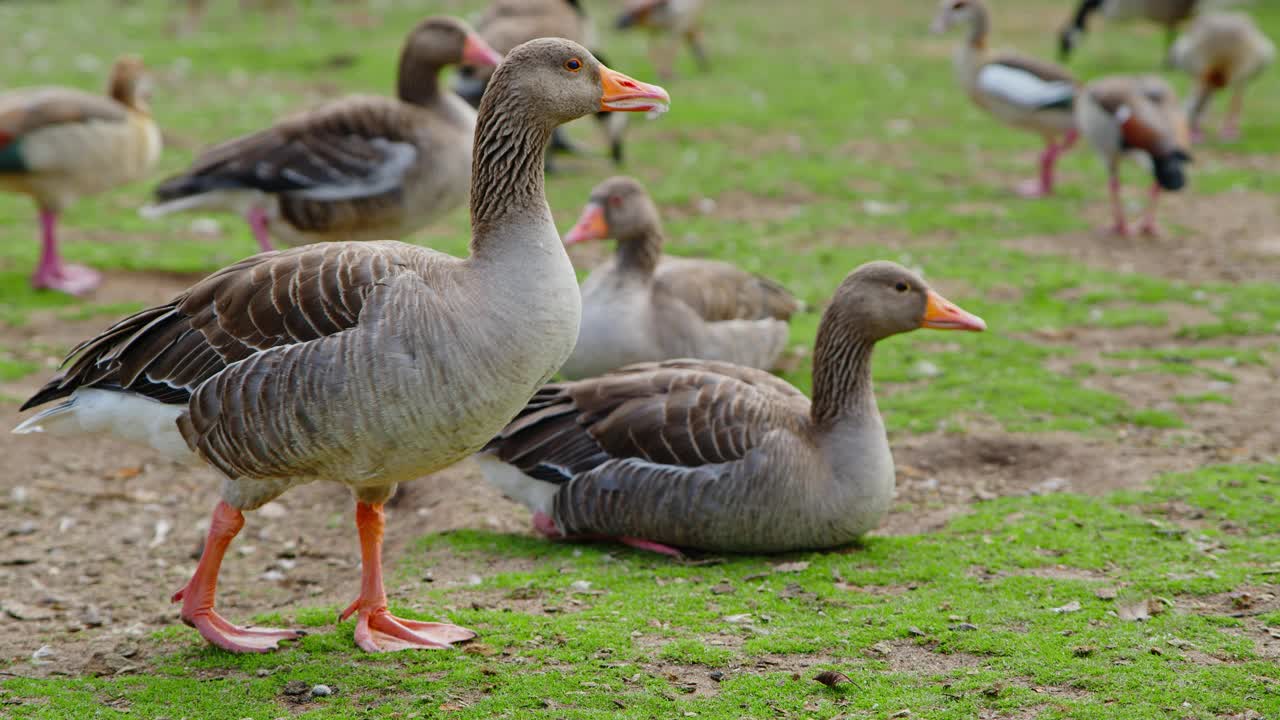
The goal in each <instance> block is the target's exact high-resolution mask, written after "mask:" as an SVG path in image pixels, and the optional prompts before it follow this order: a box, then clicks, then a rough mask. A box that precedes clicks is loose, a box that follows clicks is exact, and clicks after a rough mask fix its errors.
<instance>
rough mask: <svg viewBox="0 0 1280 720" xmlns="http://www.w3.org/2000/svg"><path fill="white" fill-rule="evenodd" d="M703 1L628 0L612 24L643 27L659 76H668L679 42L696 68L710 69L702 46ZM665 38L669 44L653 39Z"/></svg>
mask: <svg viewBox="0 0 1280 720" xmlns="http://www.w3.org/2000/svg"><path fill="white" fill-rule="evenodd" d="M705 9H706V0H628V1H627V4H626V7H625V8H624V9H623V11H622V13H621V14H619V15H618V20H617V23H616V25H617V26H618V29H620V30H626V29H628V28H644V29H646V30H649V31H650V33H651V34H652V35H653V36H654V37H653V38H651V39H650V42H649V58H650V59H651V60H652V61H653V64H654V67H656V68H657V69H658V74H659V75H660V76H662V77H671V75H672V74H673V66H674V64H675V58H676V55H677V53H678V46H677V43H679V42H680V41H681V40H684V42H685V44H686V45H688V46H689V50H690V51H691V52H692V53H693V59H694V60H695V61H696V62H697V63H698V69H700V70H702V71H704V72H705V71H707V70H710V69H711V61H710V60H709V59H707V51H706V48H705V47H703V37H702V13H703V11H704V10H705ZM659 35H668V36H670V38H671V40H670V42H669V43H661V44H660V43H659V42H658V41H657V40H656V37H657V36H659Z"/></svg>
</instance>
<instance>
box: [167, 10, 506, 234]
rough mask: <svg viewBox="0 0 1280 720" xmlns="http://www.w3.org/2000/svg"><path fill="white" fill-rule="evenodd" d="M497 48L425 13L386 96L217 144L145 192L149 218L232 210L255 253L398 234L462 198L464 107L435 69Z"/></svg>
mask: <svg viewBox="0 0 1280 720" xmlns="http://www.w3.org/2000/svg"><path fill="white" fill-rule="evenodd" d="M464 58H465V59H470V60H472V61H474V62H481V61H484V62H488V63H490V64H494V63H496V62H497V61H498V55H497V54H496V53H495V52H494V51H493V50H492V49H491V48H489V47H488V46H487V45H486V44H485V43H484V40H482V39H481V38H480V37H479V36H477V35H475V34H474V33H473V32H472V31H471V30H470V28H469V27H468V26H467V25H466V24H465V23H463V22H462V21H461V20H456V19H453V18H447V17H436V18H428V19H427V20H424V21H423V22H421V23H419V24H418V26H417V27H416V28H414V30H413V32H411V33H410V34H409V37H408V39H407V40H406V41H405V46H404V49H403V51H402V52H401V55H400V69H399V75H398V92H397V98H381V97H372V96H354V97H348V98H343V99H341V100H337V101H334V102H331V103H328V104H326V105H322V106H320V107H318V108H315V109H313V110H310V111H307V112H304V113H302V114H300V115H297V116H294V117H291V118H288V119H286V120H283V121H281V122H279V123H276V124H275V125H273V126H272V127H270V128H267V129H266V130H261V131H259V132H256V133H253V134H250V135H246V136H244V137H239V138H236V139H234V140H229V141H227V142H224V143H222V144H220V145H217V146H215V147H213V148H211V149H209V150H207V151H205V152H204V153H203V154H201V155H200V157H198V158H197V159H196V161H195V162H194V163H193V164H192V166H191V167H190V168H189V169H188V170H187V171H186V172H184V173H182V174H180V175H177V176H175V177H172V178H169V179H168V180H165V181H164V182H163V183H161V184H160V185H159V186H158V187H157V188H156V198H157V200H158V201H159V202H158V203H157V204H156V205H153V206H151V207H149V208H147V209H145V210H144V214H147V215H149V216H159V215H164V214H168V213H171V212H177V211H184V210H192V209H217V210H231V211H235V212H239V213H241V214H243V215H244V216H245V218H246V220H247V221H248V222H249V225H250V228H251V230H252V231H253V233H254V236H255V238H256V239H257V240H258V243H259V245H260V246H261V247H262V249H264V250H268V249H270V248H271V242H270V239H269V235H274V236H276V237H277V238H279V239H281V240H283V241H285V242H286V243H288V244H292V245H298V244H304V243H309V242H320V241H332V240H377V239H385V238H400V237H404V236H405V235H408V234H410V233H412V232H415V231H417V230H419V229H420V228H422V227H423V226H424V225H426V224H427V223H428V222H430V221H432V220H434V219H435V218H437V217H439V216H440V215H442V214H443V213H445V212H448V211H449V210H452V209H453V208H454V207H456V206H458V205H461V204H462V202H463V201H464V200H465V199H466V193H467V187H468V185H469V184H470V173H471V140H472V134H473V133H474V130H475V112H474V111H473V110H472V109H471V108H470V107H468V106H467V104H466V103H464V102H463V101H462V100H461V99H459V98H458V97H457V96H456V95H454V94H453V93H451V92H449V91H448V90H442V89H441V88H440V87H439V77H438V76H439V73H440V70H441V68H442V67H443V66H445V65H447V64H451V63H458V62H460V61H462V60H463V59H464Z"/></svg>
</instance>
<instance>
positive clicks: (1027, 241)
mask: <svg viewBox="0 0 1280 720" xmlns="http://www.w3.org/2000/svg"><path fill="white" fill-rule="evenodd" d="M1133 199H1135V200H1136V199H1137V198H1136V196H1135V197H1134V198H1133ZM1144 202H1145V200H1144ZM1138 212H1139V210H1138V208H1137V207H1131V208H1130V209H1129V215H1130V216H1131V217H1132V218H1134V224H1135V226H1136V224H1137V223H1136V218H1137V215H1138ZM1159 217H1160V221H1161V223H1162V224H1163V230H1164V233H1163V235H1162V236H1160V237H1154V238H1152V237H1144V236H1141V235H1136V234H1135V236H1133V237H1118V236H1116V235H1114V234H1112V233H1111V232H1110V231H1109V227H1110V222H1111V216H1110V209H1109V206H1108V204H1107V202H1106V198H1104V197H1100V198H1099V199H1098V201H1097V202H1094V203H1091V204H1090V207H1089V209H1088V211H1087V213H1086V218H1087V219H1088V220H1089V222H1090V223H1091V224H1092V225H1093V229H1091V230H1086V231H1083V232H1074V233H1065V234H1062V235H1052V236H1033V237H1026V238H1018V239H1016V240H1012V241H1010V242H1009V243H1007V244H1008V245H1009V246H1010V247H1014V248H1017V249H1020V250H1027V251H1029V252H1035V253H1045V254H1052V255H1065V256H1066V257H1069V258H1072V259H1073V260H1077V261H1079V262H1082V263H1085V264H1087V265H1092V266H1094V267H1098V268H1104V269H1108V270H1113V271H1116V272H1142V273H1146V274H1149V275H1157V276H1161V277H1166V278H1170V279H1174V280H1183V281H1187V282H1244V281H1247V282H1267V281H1272V282H1274V281H1276V280H1277V279H1278V278H1280V206H1278V205H1277V204H1276V201H1275V198H1274V197H1272V196H1270V195H1268V194H1265V193H1260V192H1251V191H1244V190H1238V191H1232V192H1227V193H1223V194H1219V195H1212V196H1198V195H1195V194H1187V195H1185V196H1168V195H1166V196H1165V197H1164V198H1163V199H1162V201H1161V204H1160V215H1159ZM1135 232H1136V230H1135Z"/></svg>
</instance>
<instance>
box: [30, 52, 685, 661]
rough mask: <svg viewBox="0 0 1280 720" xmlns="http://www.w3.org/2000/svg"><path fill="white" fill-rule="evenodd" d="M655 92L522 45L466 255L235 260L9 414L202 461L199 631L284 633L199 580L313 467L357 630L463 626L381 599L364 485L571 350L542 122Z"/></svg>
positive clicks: (482, 150)
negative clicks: (215, 494) (251, 514)
mask: <svg viewBox="0 0 1280 720" xmlns="http://www.w3.org/2000/svg"><path fill="white" fill-rule="evenodd" d="M667 102H668V98H667V94H666V92H665V91H664V90H663V89H662V88H659V87H656V86H652V85H646V84H644V83H640V82H637V81H635V80H632V79H631V78H629V77H627V76H625V75H622V74H620V73H617V72H614V71H613V70H610V69H608V68H606V67H604V66H602V65H600V64H599V63H598V62H597V61H596V60H595V58H593V57H592V56H591V54H590V53H589V52H587V50H586V48H583V47H582V46H580V45H578V44H576V43H573V42H570V41H567V40H561V39H544V40H535V41H532V42H529V43H526V44H524V45H521V46H520V47H518V48H516V49H514V50H512V52H511V54H510V55H509V56H508V57H507V60H506V61H505V62H504V63H503V64H502V67H501V68H500V69H499V70H498V72H497V73H495V74H494V76H493V82H492V85H491V87H490V90H489V92H488V93H487V94H486V95H485V100H484V103H483V104H482V105H481V106H480V113H479V118H478V121H477V126H476V138H475V159H474V167H475V172H474V173H473V177H472V191H471V223H472V228H473V230H472V239H471V253H470V256H469V257H467V258H466V259H459V258H455V257H452V256H449V255H444V254H441V253H438V252H434V251H432V250H428V249H425V248H420V247H417V246H414V245H409V244H405V243H400V242H397V241H394V240H387V241H376V242H370V243H355V242H346V243H331V244H321V245H309V246H304V247H299V248H291V249H288V250H284V251H280V252H270V253H262V254H260V255H255V256H253V257H250V258H247V259H245V260H242V261H241V262H239V263H236V264H235V265H232V266H230V267H227V268H225V269H223V270H220V271H218V272H216V273H214V274H213V275H210V276H209V277H207V278H205V279H204V280H201V281H200V282H198V283H196V284H195V285H194V286H193V287H192V288H191V289H189V290H187V291H186V292H184V293H182V294H181V295H179V296H178V297H176V298H174V299H173V301H171V302H169V303H166V304H164V305H160V306H157V307H153V308H150V309H147V310H143V311H141V312H139V313H137V314H135V315H133V316H131V317H128V318H125V319H124V320H121V321H120V322H118V323H116V324H115V325H113V326H111V327H110V328H108V329H107V330H106V331H104V332H103V333H102V334H100V335H98V336H97V337H94V338H91V339H89V340H87V341H85V342H83V343H81V344H80V345H78V346H77V347H76V348H74V349H73V350H72V351H71V355H70V356H69V358H68V361H69V365H70V366H69V367H68V368H67V369H66V370H65V371H64V372H63V373H61V374H60V375H58V376H57V377H55V378H53V379H52V380H51V381H49V383H48V384H46V385H45V386H44V388H42V389H41V390H40V391H39V392H37V393H36V394H35V395H34V396H33V397H32V398H31V399H30V400H28V401H27V402H26V403H25V404H24V405H23V409H24V410H25V409H27V408H32V407H35V406H38V405H42V404H44V403H48V402H52V401H61V402H60V403H59V404H57V405H55V406H53V407H51V408H48V409H45V410H43V411H42V412H40V413H39V414H37V415H35V416H32V417H30V418H28V419H27V420H26V421H24V422H23V423H22V424H20V425H19V426H18V427H17V428H15V430H14V432H17V433H30V432H38V431H44V432H48V433H51V434H61V433H77V432H109V433H114V434H115V435H117V436H118V437H122V438H128V439H132V440H136V441H141V442H143V443H148V444H150V445H151V446H153V447H154V448H155V449H157V450H159V451H161V452H162V453H164V454H166V455H168V456H171V457H175V458H182V459H190V460H199V461H203V462H205V463H207V464H209V465H212V466H213V467H214V468H216V469H217V470H218V471H219V472H220V473H221V475H222V476H223V484H222V500H221V501H220V502H219V503H218V504H217V507H216V508H215V509H214V511H213V520H212V524H211V526H210V528H209V535H208V540H207V541H206V543H205V546H204V552H203V554H202V556H201V558H200V562H199V564H198V565H197V566H196V571H195V574H194V575H192V577H191V580H190V582H188V583H187V584H186V585H185V586H184V587H183V588H182V589H181V590H179V591H178V593H177V594H176V595H174V596H173V599H174V601H175V602H177V601H181V602H182V619H183V620H184V621H185V622H186V623H187V624H189V625H192V626H194V627H195V628H196V629H197V630H199V632H200V634H201V635H202V636H204V638H205V639H207V640H208V641H209V642H211V643H213V644H214V645H217V646H218V647H221V648H225V649H227V650H230V651H234V652H265V651H267V650H270V649H274V648H275V647H276V646H277V643H278V642H279V641H281V640H287V639H291V638H295V637H297V636H298V633H296V632H293V631H291V630H275V629H264V628H241V627H237V626H235V625H232V624H231V623H229V622H228V621H226V620H224V619H223V618H222V617H221V616H220V615H218V613H217V612H216V611H215V610H214V593H215V588H216V584H217V577H218V568H219V566H220V565H221V562H222V558H223V555H224V553H225V552H226V550H227V546H228V545H229V543H230V542H231V540H232V539H233V538H234V537H235V535H236V533H237V532H238V531H239V530H240V528H241V527H242V526H243V525H244V515H243V512H242V511H245V510H252V509H255V508H258V507H260V506H262V505H263V504H264V503H267V502H269V501H270V500H271V499H273V498H275V497H278V496H279V495H280V494H281V493H284V492H285V491H286V490H288V489H289V488H291V487H294V486H296V485H300V484H303V483H308V482H312V481H316V480H325V481H331V482H339V483H343V484H345V485H346V486H347V487H349V488H350V489H351V491H352V493H353V494H354V495H355V498H356V526H357V528H358V529H359V535H360V545H361V556H362V580H361V585H360V594H359V596H358V598H357V599H356V601H355V602H353V603H352V604H351V606H350V607H348V608H347V609H346V611H345V612H344V613H343V614H342V617H343V618H344V619H345V618H346V617H349V616H351V615H352V614H355V615H356V616H357V618H358V619H357V623H356V630H355V640H356V644H357V645H359V646H360V647H361V648H363V649H365V650H367V651H384V650H398V649H405V648H442V647H448V646H449V645H450V644H452V643H454V642H458V641H461V640H465V639H468V638H470V637H473V635H474V633H472V632H471V631H470V630H466V629H463V628H460V627H457V626H454V625H450V624H447V623H423V622H417V621H413V620H401V619H399V618H396V617H394V616H393V615H391V613H390V612H388V610H387V598H386V593H385V592H384V589H383V582H382V571H381V566H382V558H381V552H382V528H383V522H384V520H383V503H384V502H385V501H386V500H387V499H388V498H389V497H390V496H391V495H392V493H394V492H395V488H396V484H397V483H400V482H405V481H408V480H412V479H414V478H418V477H422V476H423V475H426V474H428V473H432V472H435V471H436V470H439V469H441V468H443V467H446V466H448V465H451V464H453V463H454V462H456V461H458V460H460V459H462V458H463V457H466V456H467V455H470V454H471V453H473V452H475V451H476V450H479V449H480V448H481V447H483V446H484V444H485V443H486V442H487V441H488V440H489V439H491V438H492V437H493V435H494V433H496V432H498V431H499V430H501V429H502V427H503V425H504V424H505V423H507V422H508V421H509V420H510V419H511V418H513V417H514V416H515V415H516V413H518V412H519V411H520V409H521V408H522V407H523V406H524V404H525V402H526V401H527V400H528V399H529V398H530V397H531V396H532V395H533V393H534V391H535V390H536V389H537V388H538V387H539V386H541V385H542V383H543V382H545V381H546V380H547V378H549V377H551V375H552V374H554V373H555V371H556V370H557V369H558V368H559V367H560V365H561V364H562V363H563V362H564V360H565V358H567V357H569V353H570V352H571V351H572V350H573V343H574V340H575V339H576V338H577V334H578V322H579V319H580V313H581V306H580V300H579V296H578V286H577V280H576V278H575V276H574V273H573V266H572V265H571V264H570V262H569V256H568V255H567V254H566V253H565V250H564V246H563V244H562V243H561V242H560V237H559V235H558V233H557V232H556V227H555V224H554V222H553V220H552V218H551V210H550V208H548V207H547V200H546V195H545V192H544V185H543V183H544V179H543V168H542V156H543V152H544V150H545V149H546V145H547V143H548V142H549V141H550V138H551V130H552V129H553V128H554V127H556V126H557V125H559V124H561V123H564V122H568V121H570V120H573V119H575V118H578V117H581V116H584V115H588V114H590V113H593V112H595V111H597V110H600V109H602V108H603V109H609V110H631V111H648V110H660V109H664V108H665V107H666V104H667Z"/></svg>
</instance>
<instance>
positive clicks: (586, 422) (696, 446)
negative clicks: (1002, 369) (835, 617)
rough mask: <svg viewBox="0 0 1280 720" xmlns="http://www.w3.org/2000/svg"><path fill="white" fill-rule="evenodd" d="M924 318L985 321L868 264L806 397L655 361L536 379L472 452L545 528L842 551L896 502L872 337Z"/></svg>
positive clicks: (835, 302) (728, 370) (946, 325)
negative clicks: (590, 374) (522, 402)
mask: <svg viewBox="0 0 1280 720" xmlns="http://www.w3.org/2000/svg"><path fill="white" fill-rule="evenodd" d="M920 327H936V328H941V329H966V330H981V329H983V328H984V327H985V325H984V324H983V323H982V321H981V320H980V319H979V318H977V317H975V316H972V315H970V314H968V313H966V312H964V311H963V310H960V309H959V308H957V307H956V306H954V305H952V304H950V303H948V302H947V301H946V300H944V299H943V298H941V297H940V296H938V295H937V294H936V293H934V292H933V291H931V290H930V289H929V287H928V285H926V284H925V283H924V281H923V280H922V279H920V278H919V277H918V276H916V275H915V274H914V273H911V272H909V271H908V270H906V269H905V268H902V267H901V266H899V265H896V264H894V263H888V262H875V263H869V264H867V265H864V266H862V267H860V268H858V269H857V270H855V271H854V272H853V273H851V274H850V275H849V276H848V277H847V278H846V279H845V281H844V282H843V283H842V284H841V285H840V287H839V288H838V289H837V290H836V293H835V297H834V298H833V299H832V301H831V304H830V306H829V307H828V308H827V311H826V313H825V314H824V315H823V318H822V322H821V324H820V325H819V329H818V338H817V341H816V343H815V345H814V355H813V401H812V402H810V401H809V400H808V399H807V398H805V396H804V395H803V394H802V393H800V392H799V391H798V390H796V389H795V388H794V387H792V386H791V385H789V384H788V383H786V382H785V381H783V380H781V379H779V378H776V377H774V376H772V375H770V374H768V373H766V372H763V371H760V370H754V369H751V368H744V367H740V366H736V365H731V364H728V363H720V362H710V361H699V360H672V361H667V362H662V363H646V364H641V365H635V366H631V367H627V368H623V369H621V370H617V371H615V372H611V373H608V374H606V375H603V376H600V377H596V378H590V379H587V380H580V381H576V382H567V383H553V384H551V385H548V386H546V387H544V388H542V389H541V390H539V391H538V393H537V394H536V395H535V396H534V398H533V399H532V400H530V401H529V403H528V404H527V405H526V406H525V409H524V411H523V412H522V413H521V414H520V415H519V416H518V417H517V418H516V419H515V420H513V421H512V422H511V423H510V424H509V425H507V427H506V429H504V430H503V431H502V433H501V434H499V435H498V437H496V438H495V439H494V440H493V441H492V442H490V443H489V445H488V446H487V447H486V448H485V451H484V452H483V453H481V454H480V455H478V456H477V459H478V460H479V462H480V465H481V468H482V470H483V471H484V473H485V476H486V478H487V479H488V480H489V481H490V482H491V483H493V484H494V485H495V486H496V487H498V488H500V489H502V490H503V491H504V492H506V493H507V494H508V495H510V496H511V497H513V498H516V499H518V500H520V501H522V502H524V503H526V504H527V505H529V507H530V508H531V509H532V510H533V511H534V513H535V516H534V520H535V525H536V527H538V529H540V530H541V531H543V532H544V533H546V534H548V535H550V536H552V537H563V536H568V537H575V536H585V537H594V536H604V537H616V538H619V539H622V540H624V541H625V542H629V543H630V544H635V545H637V546H640V547H645V548H648V549H652V550H657V551H659V552H666V553H674V552H676V551H675V550H674V549H673V548H698V549H705V550H717V551H735V552H779V551H785V550H795V549H803V548H820V547H833V546H837V545H843V544H846V543H848V542H850V541H852V540H854V539H855V538H856V537H858V536H859V535H861V534H862V533H865V532H867V531H868V530H870V529H872V528H874V527H875V525H876V524H877V523H878V522H879V520H880V518H881V517H882V516H883V515H884V513H885V511H886V510H887V509H888V507H889V503H890V501H891V500H892V497H893V485H894V470H893V457H892V455H891V454H890V451H889V445H888V439H887V437H886V436H885V431H884V425H883V423H882V421H881V419H880V413H879V410H878V409H877V407H876V402H875V395H874V393H873V391H872V388H871V375H870V372H871V371H870V368H871V350H872V347H873V346H874V344H875V343H876V342H877V341H879V340H882V339H884V338H887V337H889V336H891V335H894V334H897V333H902V332H909V331H911V330H914V329H916V328H920Z"/></svg>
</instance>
